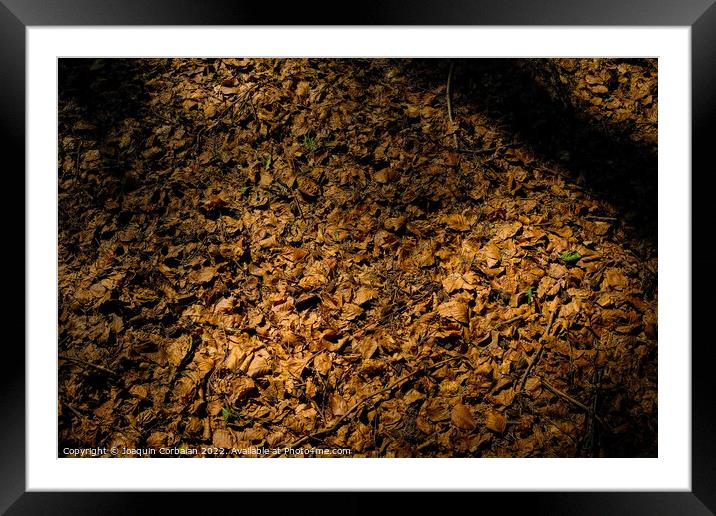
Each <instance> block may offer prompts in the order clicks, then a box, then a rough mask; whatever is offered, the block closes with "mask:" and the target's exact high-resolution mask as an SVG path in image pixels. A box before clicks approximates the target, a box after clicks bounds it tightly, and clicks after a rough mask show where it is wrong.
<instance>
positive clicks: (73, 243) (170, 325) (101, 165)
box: [48, 47, 668, 462]
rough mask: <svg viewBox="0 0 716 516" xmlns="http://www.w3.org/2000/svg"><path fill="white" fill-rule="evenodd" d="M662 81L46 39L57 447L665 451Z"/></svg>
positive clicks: (213, 452) (589, 66) (388, 452)
mask: <svg viewBox="0 0 716 516" xmlns="http://www.w3.org/2000/svg"><path fill="white" fill-rule="evenodd" d="M565 50H566V47H565ZM658 86H659V59H658V57H648V56H647V57H633V58H621V57H620V58H613V57H602V56H594V57H578V58H575V57H549V58H539V57H530V58H518V57H514V58H506V57H505V58H462V57H461V58H447V57H444V58H423V57H411V58H399V57H395V58H386V57H381V58H371V57H362V58H320V57H311V58H300V57H271V58H269V57H170V58H162V57H151V58H149V57H146V58H140V57H134V58H117V57H106V58H101V57H92V58H76V57H72V58H69V57H59V58H58V59H57V92H56V93H57V113H58V117H57V176H56V178H55V180H56V184H57V235H56V236H57V320H56V324H57V337H58V339H57V343H56V346H57V393H58V396H57V457H61V458H78V459H79V458H98V457H100V458H157V459H158V458H186V459H190V458H200V459H208V458H216V459H218V458H267V459H270V458H273V459H279V460H285V459H289V458H295V459H298V458H306V459H314V458H335V459H350V458H477V459H479V458H491V457H499V458H525V457H531V458H615V457H620V458H658V457H659V453H658V452H659V447H658V443H659V439H658V437H659V432H658V425H657V420H658V392H659V387H662V386H658V385H657V376H658V361H657V356H658V327H659V325H658V317H657V314H658V254H657V244H658V242H657V233H658V232H657V229H658V227H659V226H658V222H659V221H658V220H657V201H658V198H657V192H658V190H657V157H658V111H659V87H658ZM666 98H667V95H666V90H664V99H665V102H666ZM53 173H54V171H53V170H52V167H50V175H49V176H48V177H49V180H52V174H53ZM667 298H668V296H667V295H666V294H665V295H664V298H663V299H664V300H666V299H667ZM53 396H54V395H53ZM50 413H52V407H50ZM435 462H436V461H435Z"/></svg>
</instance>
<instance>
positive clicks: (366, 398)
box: [272, 356, 462, 457]
mask: <svg viewBox="0 0 716 516" xmlns="http://www.w3.org/2000/svg"><path fill="white" fill-rule="evenodd" d="M461 358H462V357H461V356H455V357H450V358H446V359H445V360H441V361H440V362H438V363H437V364H434V365H432V366H430V367H429V368H428V369H430V370H434V369H438V368H439V367H441V366H443V365H445V364H447V363H448V362H452V361H453V360H458V359H461ZM423 371H424V369H423V368H420V369H417V370H415V371H413V372H412V373H408V374H406V375H403V376H401V377H400V378H398V379H397V380H394V381H393V382H391V383H390V384H389V385H388V386H387V387H384V388H383V389H379V390H377V391H376V392H374V393H373V394H368V395H367V396H364V397H362V398H361V399H360V400H358V401H357V402H356V403H355V404H354V405H353V406H352V407H351V408H349V409H348V410H346V412H345V413H344V414H343V415H342V416H341V417H339V418H338V420H337V421H336V422H335V423H333V424H332V425H331V426H329V427H326V428H322V429H321V430H317V431H315V432H313V433H312V434H309V435H305V436H303V437H301V438H300V439H298V440H297V441H294V442H292V443H291V444H289V445H288V446H285V447H283V448H284V450H285V449H289V448H295V447H296V446H300V445H302V444H303V443H305V442H306V441H308V440H309V439H314V438H316V437H320V436H322V435H326V434H330V433H331V432H333V431H334V430H335V429H337V428H338V427H339V426H341V424H342V423H343V421H345V420H346V418H347V417H348V416H350V415H351V414H352V413H353V412H355V411H356V410H357V409H358V408H360V407H361V406H363V404H364V403H365V402H367V401H369V400H371V399H373V398H375V397H376V396H378V395H379V394H383V393H384V392H387V391H390V390H392V389H393V388H395V387H397V386H398V385H400V384H401V383H403V382H404V381H406V380H409V379H410V378H412V377H413V376H415V375H417V374H418V373H420V372H423ZM281 455H282V454H281ZM278 456H280V455H273V456H272V457H278Z"/></svg>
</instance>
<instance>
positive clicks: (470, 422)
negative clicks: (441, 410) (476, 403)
mask: <svg viewBox="0 0 716 516" xmlns="http://www.w3.org/2000/svg"><path fill="white" fill-rule="evenodd" d="M450 420H451V421H452V424H453V425H455V426H456V427H458V428H462V429H463V430H473V429H474V428H475V425H476V422H475V418H474V417H473V415H472V412H471V411H470V408H469V407H468V406H467V405H463V404H462V403H458V404H456V405H455V406H454V407H453V408H452V415H451V417H450Z"/></svg>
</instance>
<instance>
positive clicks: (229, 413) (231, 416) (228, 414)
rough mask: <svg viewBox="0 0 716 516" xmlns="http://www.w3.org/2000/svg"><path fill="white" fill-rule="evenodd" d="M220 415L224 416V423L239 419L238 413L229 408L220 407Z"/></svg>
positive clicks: (234, 421)
mask: <svg viewBox="0 0 716 516" xmlns="http://www.w3.org/2000/svg"><path fill="white" fill-rule="evenodd" d="M221 417H222V418H224V423H227V424H231V423H236V422H237V421H238V420H239V417H240V414H237V413H236V412H235V411H233V410H231V409H230V408H226V407H222V408H221Z"/></svg>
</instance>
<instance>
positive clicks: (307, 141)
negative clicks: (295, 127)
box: [303, 134, 317, 152]
mask: <svg viewBox="0 0 716 516" xmlns="http://www.w3.org/2000/svg"><path fill="white" fill-rule="evenodd" d="M303 146H304V147H305V148H306V150H307V151H308V152H313V151H314V150H316V147H317V145H316V140H315V139H314V138H312V137H311V136H308V135H307V134H306V135H304V136H303Z"/></svg>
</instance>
